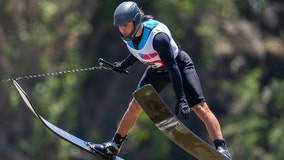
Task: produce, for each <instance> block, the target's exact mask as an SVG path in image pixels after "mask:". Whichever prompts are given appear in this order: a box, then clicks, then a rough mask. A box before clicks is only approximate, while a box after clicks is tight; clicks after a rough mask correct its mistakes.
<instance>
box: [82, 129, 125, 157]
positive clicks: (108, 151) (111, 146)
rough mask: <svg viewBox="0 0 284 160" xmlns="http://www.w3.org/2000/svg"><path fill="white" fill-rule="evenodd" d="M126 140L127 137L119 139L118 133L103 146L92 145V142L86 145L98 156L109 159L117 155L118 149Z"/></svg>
mask: <svg viewBox="0 0 284 160" xmlns="http://www.w3.org/2000/svg"><path fill="white" fill-rule="evenodd" d="M126 139H127V135H126V136H125V137H121V136H120V135H119V134H118V133H116V134H115V135H114V137H113V139H112V140H111V141H109V142H106V143H103V144H94V143H92V142H88V143H87V145H88V146H89V147H90V149H91V150H94V151H95V152H97V153H99V154H100V155H102V156H104V157H106V158H110V159H111V158H113V157H115V156H116V155H118V153H119V151H120V148H121V146H122V145H123V142H124V141H125V140H126Z"/></svg>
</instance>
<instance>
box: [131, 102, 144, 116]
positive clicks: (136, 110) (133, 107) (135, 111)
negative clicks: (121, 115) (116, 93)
mask: <svg viewBox="0 0 284 160" xmlns="http://www.w3.org/2000/svg"><path fill="white" fill-rule="evenodd" d="M127 111H128V112H129V113H131V114H135V115H138V114H140V113H141V112H142V111H143V109H142V107H141V106H140V105H139V104H138V103H137V102H135V101H134V100H131V101H130V103H129V105H128V109H127Z"/></svg>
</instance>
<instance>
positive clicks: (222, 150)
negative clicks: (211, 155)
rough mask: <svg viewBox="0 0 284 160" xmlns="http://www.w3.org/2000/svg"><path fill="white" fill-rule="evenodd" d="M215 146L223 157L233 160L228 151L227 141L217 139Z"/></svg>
mask: <svg viewBox="0 0 284 160" xmlns="http://www.w3.org/2000/svg"><path fill="white" fill-rule="evenodd" d="M214 145H215V147H216V150H217V151H218V152H220V153H221V154H222V155H224V156H225V157H227V158H228V159H230V160H232V157H231V154H230V152H229V150H228V147H227V145H226V143H225V140H222V139H217V140H215V141H214Z"/></svg>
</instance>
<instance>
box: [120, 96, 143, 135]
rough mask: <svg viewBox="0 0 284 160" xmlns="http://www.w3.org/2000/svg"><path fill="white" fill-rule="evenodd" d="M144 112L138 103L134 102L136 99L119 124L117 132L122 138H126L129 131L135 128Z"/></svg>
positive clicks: (131, 102) (130, 104)
mask: <svg viewBox="0 0 284 160" xmlns="http://www.w3.org/2000/svg"><path fill="white" fill-rule="evenodd" d="M142 111H143V109H142V108H141V106H140V105H139V104H138V103H136V102H134V99H132V100H131V101H130V103H129V105H128V108H127V110H126V112H125V113H124V115H123V117H122V119H121V121H120V123H119V126H118V128H117V131H116V132H117V133H118V134H120V135H121V136H122V137H125V136H126V135H127V134H128V132H129V130H130V129H131V128H132V127H133V126H134V124H135V122H136V120H137V118H138V116H139V115H140V113H141V112H142Z"/></svg>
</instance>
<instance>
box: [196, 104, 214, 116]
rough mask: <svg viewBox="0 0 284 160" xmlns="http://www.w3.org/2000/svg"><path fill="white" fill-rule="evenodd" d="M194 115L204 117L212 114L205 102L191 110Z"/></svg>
mask: <svg viewBox="0 0 284 160" xmlns="http://www.w3.org/2000/svg"><path fill="white" fill-rule="evenodd" d="M191 109H192V110H193V111H194V112H195V113H196V114H198V115H200V116H202V117H206V116H208V115H210V114H212V112H211V110H210V109H209V107H208V105H207V103H206V102H201V103H199V104H197V105H195V106H193V107H192V108H191Z"/></svg>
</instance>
